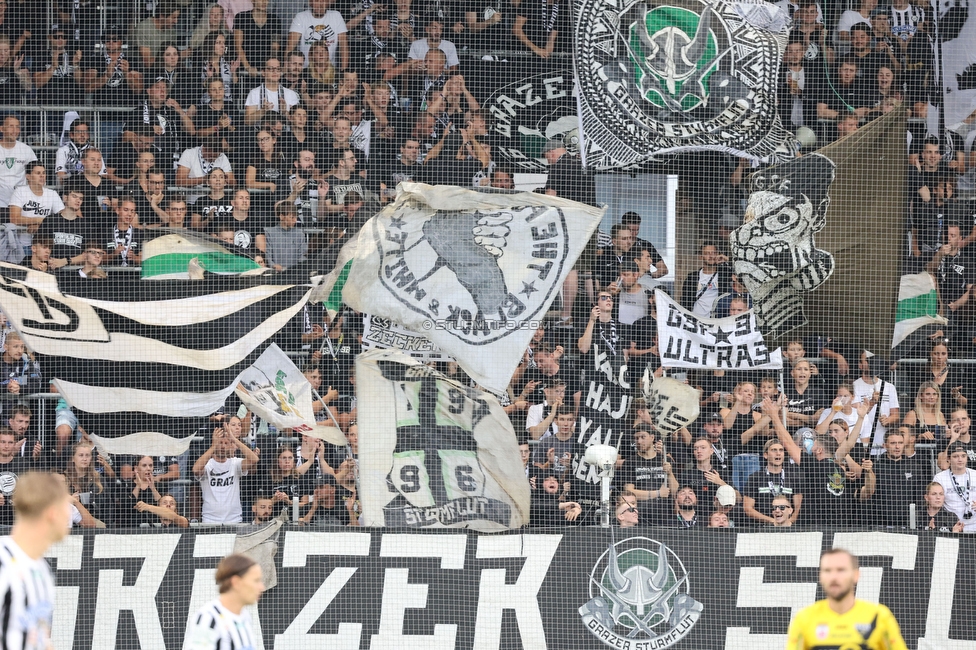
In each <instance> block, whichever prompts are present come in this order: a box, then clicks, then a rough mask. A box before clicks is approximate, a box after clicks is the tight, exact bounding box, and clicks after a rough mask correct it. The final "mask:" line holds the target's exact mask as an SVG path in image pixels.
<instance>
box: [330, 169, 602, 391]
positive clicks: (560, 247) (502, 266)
mask: <svg viewBox="0 0 976 650" xmlns="http://www.w3.org/2000/svg"><path fill="white" fill-rule="evenodd" d="M603 212H604V210H603V209H598V208H594V207H591V206H588V205H583V204H582V203H576V202H574V201H568V200H566V199H560V198H558V197H555V196H545V195H541V194H533V193H531V192H521V193H517V194H507V193H506V194H501V193H489V192H476V191H474V190H466V189H462V188H459V187H451V186H446V185H438V186H431V185H425V184H423V183H401V184H400V185H399V186H398V187H397V198H396V200H395V201H394V202H393V203H391V204H390V205H388V206H386V207H385V208H384V209H383V210H382V211H381V212H379V213H378V214H377V215H375V216H374V217H373V218H372V219H370V220H369V221H368V222H366V225H365V226H363V228H362V230H360V232H359V247H358V250H357V253H356V259H355V261H354V262H353V265H352V269H351V270H350V272H349V279H348V280H347V281H346V284H345V286H344V287H343V290H342V299H343V301H344V302H345V303H346V304H347V305H349V306H350V307H352V308H353V309H355V310H356V311H359V312H362V313H365V314H372V315H373V316H375V317H380V318H389V319H390V320H392V321H394V322H396V323H399V324H400V325H403V326H404V327H405V328H407V329H408V330H410V331H412V332H421V333H423V334H424V335H425V336H426V337H427V338H429V339H430V340H431V341H432V342H433V343H434V344H435V345H437V347H439V348H440V349H441V350H443V351H444V352H445V353H446V354H449V355H450V356H452V357H454V358H455V359H457V362H458V363H459V364H460V365H461V367H462V368H464V370H465V372H467V373H468V374H469V375H470V376H471V377H472V378H473V379H474V380H475V381H476V382H478V384H479V385H481V386H483V387H485V388H487V389H488V390H490V391H492V392H494V393H495V394H499V395H500V394H502V393H503V392H504V391H505V389H506V388H507V386H508V382H509V380H510V379H511V378H512V373H514V372H515V368H516V367H518V364H519V362H520V361H521V360H522V355H523V353H524V352H525V348H526V347H527V346H528V344H529V341H530V339H531V338H532V335H533V333H535V331H536V329H538V327H539V324H540V323H541V321H542V319H543V318H544V317H545V315H546V311H547V310H548V309H549V306H550V305H551V304H552V301H553V300H554V299H555V298H556V295H557V294H558V293H559V291H560V289H561V288H562V286H563V281H564V280H565V279H566V275H567V274H568V273H569V272H570V270H572V268H573V265H574V264H575V263H576V259H577V258H578V257H579V255H580V253H581V252H582V250H583V247H584V246H585V245H586V242H587V241H589V239H590V235H592V234H593V232H594V231H595V230H596V228H597V225H598V224H599V223H600V219H602V218H603Z"/></svg>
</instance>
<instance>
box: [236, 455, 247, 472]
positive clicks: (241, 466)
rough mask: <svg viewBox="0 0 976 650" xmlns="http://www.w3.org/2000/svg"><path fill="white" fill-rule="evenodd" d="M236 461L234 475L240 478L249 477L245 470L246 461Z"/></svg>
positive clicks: (240, 459) (239, 459)
mask: <svg viewBox="0 0 976 650" xmlns="http://www.w3.org/2000/svg"><path fill="white" fill-rule="evenodd" d="M234 460H235V461H237V462H235V463H234V474H236V475H237V476H238V477H241V476H247V472H246V471H245V470H244V459H243V458H235V459H234Z"/></svg>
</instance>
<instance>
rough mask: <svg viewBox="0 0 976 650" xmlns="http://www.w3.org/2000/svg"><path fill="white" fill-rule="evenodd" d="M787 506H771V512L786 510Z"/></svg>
mask: <svg viewBox="0 0 976 650" xmlns="http://www.w3.org/2000/svg"><path fill="white" fill-rule="evenodd" d="M787 508H789V506H773V512H775V511H777V510H786V509H787Z"/></svg>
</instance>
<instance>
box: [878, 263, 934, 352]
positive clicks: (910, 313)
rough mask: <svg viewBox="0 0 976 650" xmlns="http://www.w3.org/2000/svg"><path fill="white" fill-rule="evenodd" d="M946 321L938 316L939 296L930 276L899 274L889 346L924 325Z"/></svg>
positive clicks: (904, 338) (902, 340) (924, 274)
mask: <svg viewBox="0 0 976 650" xmlns="http://www.w3.org/2000/svg"><path fill="white" fill-rule="evenodd" d="M947 322H948V321H947V320H946V319H945V317H944V316H939V296H938V294H937V293H936V290H935V280H934V279H933V278H932V276H931V275H930V274H928V273H915V274H912V275H903V276H901V284H900V285H899V287H898V310H897V311H896V312H895V331H894V336H893V337H892V341H891V347H892V348H894V347H895V346H896V345H898V344H900V343H902V342H904V341H905V340H906V339H907V338H908V337H909V336H911V335H912V333H913V332H915V331H916V330H919V329H921V328H922V327H925V326H926V325H945V324H946V323H947Z"/></svg>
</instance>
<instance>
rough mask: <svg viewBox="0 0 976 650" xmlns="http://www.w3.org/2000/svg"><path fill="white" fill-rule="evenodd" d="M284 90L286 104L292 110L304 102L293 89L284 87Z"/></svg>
mask: <svg viewBox="0 0 976 650" xmlns="http://www.w3.org/2000/svg"><path fill="white" fill-rule="evenodd" d="M282 90H284V92H285V103H286V104H288V106H289V107H290V108H291V107H295V106H298V104H299V103H300V102H301V101H302V98H301V97H299V96H298V93H296V92H295V91H294V90H292V89H291V88H285V87H284V86H282Z"/></svg>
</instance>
